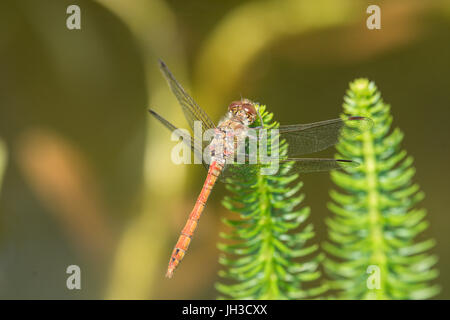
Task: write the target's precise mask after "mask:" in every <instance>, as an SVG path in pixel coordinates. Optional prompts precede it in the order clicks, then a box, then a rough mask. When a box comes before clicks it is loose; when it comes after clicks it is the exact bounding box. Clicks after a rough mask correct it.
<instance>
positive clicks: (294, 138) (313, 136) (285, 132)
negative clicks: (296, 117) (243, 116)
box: [279, 117, 373, 157]
mask: <svg viewBox="0 0 450 320" xmlns="http://www.w3.org/2000/svg"><path fill="white" fill-rule="evenodd" d="M372 126H373V122H372V120H371V119H369V118H364V117H349V118H347V119H332V120H326V121H320V122H314V123H308V124H294V125H283V126H280V128H279V132H280V138H281V139H285V140H286V142H287V143H288V145H289V147H288V155H289V156H290V157H292V156H297V155H301V154H308V153H314V152H317V151H321V150H324V149H326V148H328V147H331V146H333V145H335V144H336V143H337V142H338V141H339V139H340V138H341V137H353V136H356V135H359V134H361V133H363V132H364V131H366V130H369V129H370V128H372ZM344 128H345V129H344Z"/></svg>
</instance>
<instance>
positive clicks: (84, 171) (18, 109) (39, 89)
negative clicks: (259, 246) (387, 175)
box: [0, 0, 450, 299]
mask: <svg viewBox="0 0 450 320" xmlns="http://www.w3.org/2000/svg"><path fill="white" fill-rule="evenodd" d="M71 4H77V5H78V6H80V8H81V30H68V29H67V28H66V19H67V17H68V16H69V15H68V14H66V8H67V7H68V6H69V5H71ZM369 4H373V3H369V2H367V1H360V0H341V1H334V0H319V1H302V0H272V1H237V0H232V1H206V0H202V1H193V2H182V1H175V0H170V1H164V0H145V1H144V0H134V1H126V0H101V1H62V0H53V1H49V0H40V1H33V0H29V1H25V0H19V1H6V0H4V1H1V3H0V139H1V140H3V143H0V183H1V189H0V190H1V191H0V192H1V194H0V298H2V299H5V298H8V299H10V298H23V299H29V298H38V299H48V298H59V299H79V298H87V299H91V298H97V299H109V298H134V299H201V298H203V299H214V298H216V292H215V290H214V287H213V283H214V282H215V280H216V279H217V271H218V269H219V265H218V262H217V260H218V254H219V253H218V250H217V249H216V243H217V241H218V240H219V238H218V233H219V231H220V230H221V229H222V225H221V223H220V218H221V217H223V216H225V215H227V212H226V210H225V209H224V208H223V207H222V206H221V204H220V200H221V198H222V197H223V195H224V193H225V192H224V187H223V185H218V186H217V187H216V188H215V189H214V192H213V195H212V196H211V198H210V201H209V203H208V206H207V208H206V211H205V214H204V216H203V217H202V219H201V222H200V225H199V228H198V230H197V232H196V236H195V240H194V241H193V243H192V245H191V246H190V249H189V253H188V255H187V256H186V258H185V259H184V260H183V262H182V264H181V267H180V268H179V269H178V270H177V272H176V273H175V276H174V278H173V279H172V280H168V279H165V278H164V273H165V271H166V267H167V262H168V259H169V256H170V253H171V250H172V248H173V245H174V243H175V241H176V239H177V237H178V235H179V232H180V230H181V228H182V226H183V225H184V222H185V219H186V218H187V215H188V214H189V212H190V210H191V209H192V206H193V205H194V202H195V199H196V196H197V194H198V193H199V191H200V188H201V185H202V184H203V179H204V178H205V172H204V171H203V168H202V166H194V165H190V166H189V165H182V166H176V165H174V164H172V163H171V161H170V150H171V148H172V147H173V146H174V145H175V142H172V141H170V134H169V132H168V131H167V130H166V129H165V128H164V127H162V126H161V125H160V123H157V122H156V121H155V120H154V119H152V118H150V116H149V114H148V112H147V108H148V107H149V106H151V107H152V108H154V109H155V110H157V111H158V112H160V113H161V114H162V115H164V116H165V117H167V118H168V119H170V120H172V121H173V122H174V123H175V124H176V125H178V126H181V127H186V126H187V124H186V122H184V120H183V116H182V115H181V113H180V109H179V107H178V105H177V104H176V100H175V98H174V97H173V96H172V95H171V92H170V90H169V88H168V87H167V85H166V83H165V82H164V79H163V77H162V76H161V74H160V73H159V70H158V64H157V59H158V58H161V59H163V60H165V62H166V63H167V64H168V66H169V67H170V68H171V70H172V71H173V73H174V74H175V75H176V77H177V78H178V79H179V80H180V82H181V83H182V84H183V85H184V86H185V87H186V88H187V89H188V91H189V92H190V93H192V95H193V96H194V98H195V99H196V100H197V102H198V103H199V104H200V105H201V106H203V108H204V109H205V110H206V111H207V112H208V113H209V114H210V116H211V117H212V118H213V120H214V121H218V120H219V119H220V117H221V116H222V115H223V114H224V112H225V110H226V109H225V108H226V106H227V104H228V103H229V102H230V101H232V100H236V99H239V98H240V96H241V95H242V96H244V97H247V98H250V99H252V100H254V101H258V102H260V103H263V104H266V105H267V106H268V107H269V110H270V111H272V112H274V113H275V116H276V118H277V120H278V121H280V122H281V123H284V124H294V123H307V122H313V121H319V120H325V119H330V118H335V117H337V116H338V115H339V114H340V112H341V105H342V98H343V96H344V94H345V91H346V89H347V87H348V83H349V82H350V81H351V80H353V79H354V78H357V77H368V78H369V79H371V80H373V81H375V82H376V84H377V86H378V88H379V89H380V90H381V92H382V94H383V97H384V100H385V101H386V102H387V103H390V104H391V105H392V114H393V116H394V124H393V125H394V127H395V126H398V127H400V128H401V129H402V131H403V132H404V133H405V140H404V144H403V146H404V147H405V148H406V150H408V153H409V154H411V155H412V156H414V158H415V167H416V168H417V174H416V176H415V181H416V182H418V183H419V184H420V185H421V188H422V190H424V191H425V193H426V199H425V200H424V201H423V202H422V206H423V207H425V208H426V209H427V210H428V220H429V222H430V223H431V226H430V228H429V229H428V230H427V231H426V232H425V234H424V235H423V237H424V238H429V237H433V238H435V239H436V240H437V243H438V244H437V246H436V248H435V249H434V252H436V253H437V254H438V256H439V258H440V261H439V264H438V268H439V269H440V272H441V275H440V277H439V279H438V281H439V283H440V284H441V285H442V287H443V290H442V292H441V294H440V295H439V296H438V298H444V299H448V298H450V273H449V271H448V270H449V269H450V254H449V249H448V244H449V241H450V232H449V223H450V214H449V212H448V211H449V210H448V209H446V208H448V207H449V204H447V203H446V201H448V193H449V191H450V172H449V169H448V167H449V159H450V158H449V156H450V154H449V153H450V142H449V138H450V135H449V131H450V129H449V128H450V126H449V124H448V122H449V120H448V119H449V116H450V1H441V0H432V1H431V0H430V1H422V0H391V1H377V4H378V5H379V6H380V7H381V24H382V29H381V30H368V29H367V27H366V19H367V17H368V14H367V13H366V8H367V7H368V5H369ZM2 145H4V146H5V147H2ZM333 153H334V151H333V150H332V149H330V150H327V151H326V152H322V153H321V155H333ZM3 159H4V160H5V161H3ZM2 164H5V165H2ZM2 167H3V168H2ZM2 176H3V181H1V180H2ZM302 180H303V181H304V182H305V187H304V189H303V190H304V192H305V193H306V196H307V197H306V204H307V205H308V206H311V208H312V215H311V221H312V222H313V223H314V227H315V230H316V232H317V237H316V241H318V242H322V241H323V240H324V239H325V237H326V228H325V224H324V218H325V217H327V216H329V214H330V213H329V212H328V210H327V209H326V202H327V201H328V200H329V197H328V190H329V189H330V187H331V182H330V180H329V175H328V174H326V173H324V174H309V175H304V176H303V177H302ZM72 264H75V265H78V266H80V268H81V276H82V289H81V290H68V289H67V288H66V279H67V277H68V276H69V275H68V274H66V268H67V266H69V265H72Z"/></svg>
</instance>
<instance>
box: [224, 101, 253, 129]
mask: <svg viewBox="0 0 450 320" xmlns="http://www.w3.org/2000/svg"><path fill="white" fill-rule="evenodd" d="M228 111H230V112H231V114H232V115H233V116H234V117H235V118H237V119H238V120H239V121H241V122H242V123H245V124H246V125H251V124H252V123H253V122H254V121H255V119H256V117H257V115H258V113H257V112H256V108H255V105H254V104H253V102H251V101H250V100H247V99H242V100H240V101H233V102H232V103H230V105H229V106H228Z"/></svg>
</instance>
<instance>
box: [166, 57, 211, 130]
mask: <svg viewBox="0 0 450 320" xmlns="http://www.w3.org/2000/svg"><path fill="white" fill-rule="evenodd" d="M159 68H160V69H161V72H162V74H163V75H164V78H166V80H167V83H168V84H169V87H170V89H171V90H172V92H173V93H174V94H175V97H176V98H177V100H178V102H179V104H180V106H181V109H182V110H183V113H184V116H185V117H186V120H187V121H188V123H189V126H190V127H191V129H192V130H194V121H201V123H202V132H204V130H206V129H212V128H215V127H216V126H215V125H214V122H213V121H212V120H211V119H210V118H209V117H208V115H207V114H206V112H205V111H204V110H203V109H202V108H200V107H199V105H198V104H197V103H196V102H195V101H194V99H193V98H192V97H191V96H190V95H189V94H187V93H186V91H185V90H184V89H183V87H182V86H181V84H180V83H179V82H178V81H177V80H176V79H175V77H174V76H173V74H172V73H171V72H170V70H169V68H167V66H166V64H165V63H164V62H163V61H162V60H159Z"/></svg>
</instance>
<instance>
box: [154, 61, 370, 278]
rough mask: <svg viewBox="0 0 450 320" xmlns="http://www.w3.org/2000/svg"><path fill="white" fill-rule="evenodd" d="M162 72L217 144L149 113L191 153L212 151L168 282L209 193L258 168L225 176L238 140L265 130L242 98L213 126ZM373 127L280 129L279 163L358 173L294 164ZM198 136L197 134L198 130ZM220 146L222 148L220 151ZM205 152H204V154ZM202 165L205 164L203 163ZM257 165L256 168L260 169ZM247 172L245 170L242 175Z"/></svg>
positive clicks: (337, 123) (359, 120)
mask: <svg viewBox="0 0 450 320" xmlns="http://www.w3.org/2000/svg"><path fill="white" fill-rule="evenodd" d="M159 67H160V70H161V72H162V74H163V76H164V78H165V79H166V80H167V83H168V84H169V87H170V89H171V90H172V92H173V93H174V95H175V97H176V99H177V100H178V103H179V105H180V106H181V109H182V111H183V114H184V116H185V118H186V120H187V122H188V123H189V125H190V127H191V129H192V130H194V125H195V122H197V123H200V124H201V126H202V129H203V130H207V129H211V130H214V135H213V138H212V139H211V140H210V141H206V142H205V141H203V139H201V140H200V141H203V142H202V144H201V146H199V145H198V143H197V144H196V143H195V141H194V139H193V138H192V136H185V135H186V133H183V132H186V131H180V130H178V128H177V127H176V126H174V125H173V124H172V123H170V122H169V121H168V120H166V119H165V118H163V117H162V116H161V115H159V114H158V113H157V112H155V111H154V110H152V109H150V110H149V112H150V113H151V114H152V115H153V116H154V117H155V118H156V119H157V120H158V121H159V122H161V123H162V124H163V125H164V126H165V127H167V128H168V129H169V130H170V131H172V132H176V133H178V135H179V136H180V137H182V138H183V141H185V139H186V141H189V142H190V143H189V144H190V147H191V149H192V151H193V152H194V153H196V154H197V155H202V154H203V150H201V149H203V148H208V149H209V151H210V154H211V158H210V161H209V163H205V162H204V160H203V164H204V165H205V168H207V170H208V173H207V176H206V179H205V182H204V184H203V187H202V189H201V191H200V194H199V196H198V198H197V201H196V202H195V205H194V208H193V209H192V211H191V213H190V214H189V217H188V219H187V222H186V224H185V226H184V228H183V229H182V231H181V234H180V235H179V238H178V241H177V242H176V244H175V247H174V249H173V251H172V254H171V257H170V260H169V265H168V268H167V273H166V277H168V278H172V276H173V273H174V271H175V269H176V268H177V266H178V265H179V263H180V262H181V260H182V259H183V257H184V256H185V254H186V251H187V250H188V247H189V244H190V242H191V240H192V237H193V235H194V232H195V230H196V228H197V225H198V222H199V219H200V217H201V215H202V213H203V211H204V208H205V205H206V202H207V200H208V198H209V196H210V194H211V190H212V189H213V187H214V185H215V184H216V182H217V180H218V179H219V176H221V175H223V174H224V172H232V173H233V172H234V173H236V172H238V173H237V174H240V173H239V172H245V170H246V168H250V167H252V166H254V165H255V164H250V163H246V164H234V165H233V166H235V167H236V166H238V167H239V170H234V171H233V170H228V169H227V170H225V169H226V168H227V166H229V165H228V164H227V163H228V161H227V160H229V159H231V158H233V157H234V156H235V152H236V149H235V148H234V147H235V146H234V142H233V141H235V140H234V138H239V137H242V136H245V135H246V134H247V133H248V131H249V130H250V129H251V128H250V126H251V125H252V124H255V121H257V120H258V118H259V122H260V125H261V127H260V128H259V129H262V126H263V121H262V119H261V115H260V114H259V112H258V110H257V108H256V106H257V104H256V103H254V102H252V101H250V100H249V99H244V98H241V100H239V101H233V102H231V103H230V104H229V106H228V111H227V113H226V115H225V117H224V118H223V119H222V120H221V121H220V122H219V123H218V125H215V124H214V122H213V121H212V120H211V118H210V117H209V116H208V115H207V113H206V112H205V111H204V110H203V109H202V108H201V107H200V106H199V105H198V104H197V103H196V102H195V100H194V99H193V98H192V97H191V96H190V95H189V94H188V93H187V92H186V90H185V89H184V88H183V87H182V86H181V84H180V83H179V82H178V81H177V80H176V79H175V77H174V76H173V74H172V73H171V72H170V70H169V68H168V67H167V65H166V64H165V63H164V62H163V61H162V60H159ZM371 126H372V120H371V119H370V118H366V117H360V116H352V117H348V118H337V119H331V120H325V121H320V122H315V123H309V124H294V125H281V126H279V128H278V130H279V138H280V140H282V139H284V140H285V141H286V142H287V144H288V150H287V154H288V156H287V157H285V158H283V159H281V160H280V161H283V162H289V163H290V164H291V165H292V167H291V172H301V173H304V172H320V171H329V170H335V169H342V168H346V167H355V166H358V165H359V163H357V162H355V161H353V160H347V159H324V158H296V156H299V155H303V154H309V153H314V152H317V151H321V150H324V149H326V148H328V147H330V146H333V145H335V144H336V143H337V142H338V141H339V139H340V137H341V134H342V131H343V128H344V127H346V128H347V129H348V128H349V130H350V131H349V132H350V134H356V135H357V134H361V133H362V132H364V131H366V130H368V129H369V128H371ZM194 132H195V130H194ZM219 146H220V148H219ZM200 148H201V149H200ZM202 159H204V158H203V157H202ZM256 165H258V164H256ZM242 169H244V170H242Z"/></svg>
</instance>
